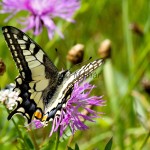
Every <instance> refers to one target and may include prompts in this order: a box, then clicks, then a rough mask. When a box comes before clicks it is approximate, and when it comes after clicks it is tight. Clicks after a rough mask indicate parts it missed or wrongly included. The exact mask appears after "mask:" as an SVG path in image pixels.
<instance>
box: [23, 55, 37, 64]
mask: <svg viewBox="0 0 150 150" xmlns="http://www.w3.org/2000/svg"><path fill="white" fill-rule="evenodd" d="M25 59H26V61H27V62H28V61H33V60H35V57H34V56H31V55H30V56H25Z"/></svg>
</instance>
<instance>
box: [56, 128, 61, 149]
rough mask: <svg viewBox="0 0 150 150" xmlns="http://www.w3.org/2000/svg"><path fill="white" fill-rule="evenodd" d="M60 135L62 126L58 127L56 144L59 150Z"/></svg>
mask: <svg viewBox="0 0 150 150" xmlns="http://www.w3.org/2000/svg"><path fill="white" fill-rule="evenodd" d="M59 136H60V128H59V129H58V131H57V134H56V145H55V150H58V145H59Z"/></svg>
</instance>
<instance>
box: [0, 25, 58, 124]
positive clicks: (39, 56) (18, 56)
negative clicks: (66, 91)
mask: <svg viewBox="0 0 150 150" xmlns="http://www.w3.org/2000/svg"><path fill="white" fill-rule="evenodd" d="M2 30H3V34H4V37H5V40H6V42H7V44H8V47H9V48H10V51H11V53H12V56H13V59H14V60H15V63H16V65H17V67H18V69H19V73H20V75H19V77H17V78H16V88H15V90H17V91H19V92H20V94H19V97H21V98H22V102H19V101H18V106H17V108H16V109H15V110H14V111H13V112H12V113H11V114H10V116H9V118H11V116H12V115H13V114H15V113H22V114H23V115H24V116H25V117H27V119H28V121H29V122H30V121H31V118H32V115H33V113H34V111H36V109H40V111H41V112H42V111H43V110H44V107H45V104H46V103H48V100H47V98H46V97H47V93H48V91H49V90H54V89H55V88H56V86H57V80H58V70H57V68H56V67H55V66H54V64H53V63H52V62H51V60H50V59H49V58H48V57H47V56H46V54H45V53H44V52H43V50H42V49H41V47H40V46H39V45H38V44H36V43H35V42H34V41H33V40H31V39H30V38H29V37H28V36H27V35H26V34H25V33H23V32H22V31H20V30H19V29H17V28H14V27H11V26H5V27H3V28H2Z"/></svg>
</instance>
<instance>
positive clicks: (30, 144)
mask: <svg viewBox="0 0 150 150" xmlns="http://www.w3.org/2000/svg"><path fill="white" fill-rule="evenodd" d="M24 139H25V142H26V143H27V144H28V147H30V148H31V149H34V146H33V144H32V141H31V139H30V138H29V137H27V136H24Z"/></svg>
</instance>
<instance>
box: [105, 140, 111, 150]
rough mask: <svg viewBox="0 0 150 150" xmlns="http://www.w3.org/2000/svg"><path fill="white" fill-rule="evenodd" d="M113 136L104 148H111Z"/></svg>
mask: <svg viewBox="0 0 150 150" xmlns="http://www.w3.org/2000/svg"><path fill="white" fill-rule="evenodd" d="M112 142H113V138H111V139H110V140H109V142H108V143H107V144H106V146H105V150H111V147H112Z"/></svg>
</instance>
